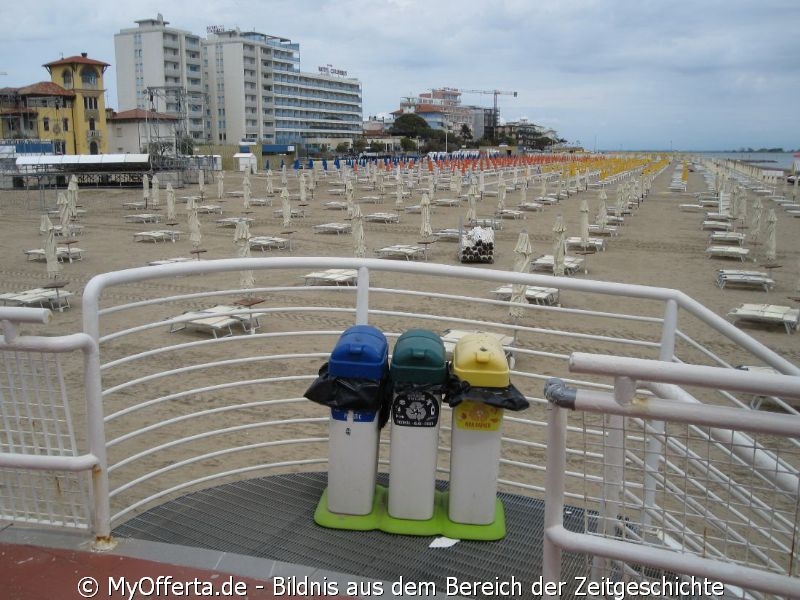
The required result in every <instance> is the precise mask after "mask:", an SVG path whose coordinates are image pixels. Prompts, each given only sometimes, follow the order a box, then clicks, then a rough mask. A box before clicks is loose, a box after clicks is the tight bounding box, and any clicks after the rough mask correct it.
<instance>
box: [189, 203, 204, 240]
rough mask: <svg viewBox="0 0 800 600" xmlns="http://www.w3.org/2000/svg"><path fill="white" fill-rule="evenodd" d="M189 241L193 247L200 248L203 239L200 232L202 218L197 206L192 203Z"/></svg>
mask: <svg viewBox="0 0 800 600" xmlns="http://www.w3.org/2000/svg"><path fill="white" fill-rule="evenodd" d="M189 241H190V242H191V243H192V248H199V247H200V242H202V241H203V234H202V233H201V232H200V218H199V217H198V216H197V207H196V206H194V204H192V206H191V208H189Z"/></svg>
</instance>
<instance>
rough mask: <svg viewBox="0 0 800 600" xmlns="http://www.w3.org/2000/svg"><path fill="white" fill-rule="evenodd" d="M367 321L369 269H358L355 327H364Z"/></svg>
mask: <svg viewBox="0 0 800 600" xmlns="http://www.w3.org/2000/svg"><path fill="white" fill-rule="evenodd" d="M368 321H369V269H367V267H359V268H358V284H357V287H356V325H366V324H367V323H368Z"/></svg>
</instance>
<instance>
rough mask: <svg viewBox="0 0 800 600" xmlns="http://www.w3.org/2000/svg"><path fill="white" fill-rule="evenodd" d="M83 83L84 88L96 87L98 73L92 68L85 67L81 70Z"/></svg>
mask: <svg viewBox="0 0 800 600" xmlns="http://www.w3.org/2000/svg"><path fill="white" fill-rule="evenodd" d="M81 83H82V84H83V86H84V87H96V86H97V71H95V70H94V69H93V68H92V67H84V68H83V69H81Z"/></svg>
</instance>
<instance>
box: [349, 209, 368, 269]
mask: <svg viewBox="0 0 800 600" xmlns="http://www.w3.org/2000/svg"><path fill="white" fill-rule="evenodd" d="M352 231H353V253H354V254H355V256H356V258H364V257H365V256H366V255H367V242H366V240H365V239H364V215H362V214H361V207H360V206H356V207H355V208H354V209H353V229H352Z"/></svg>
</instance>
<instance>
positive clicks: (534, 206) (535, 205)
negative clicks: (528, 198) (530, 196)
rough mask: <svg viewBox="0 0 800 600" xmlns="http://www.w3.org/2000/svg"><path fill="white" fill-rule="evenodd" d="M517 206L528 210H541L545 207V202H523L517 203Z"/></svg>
mask: <svg viewBox="0 0 800 600" xmlns="http://www.w3.org/2000/svg"><path fill="white" fill-rule="evenodd" d="M517 208H518V209H520V210H527V211H528V212H539V211H541V210H542V209H544V204H542V203H541V202H523V203H522V204H517Z"/></svg>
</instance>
